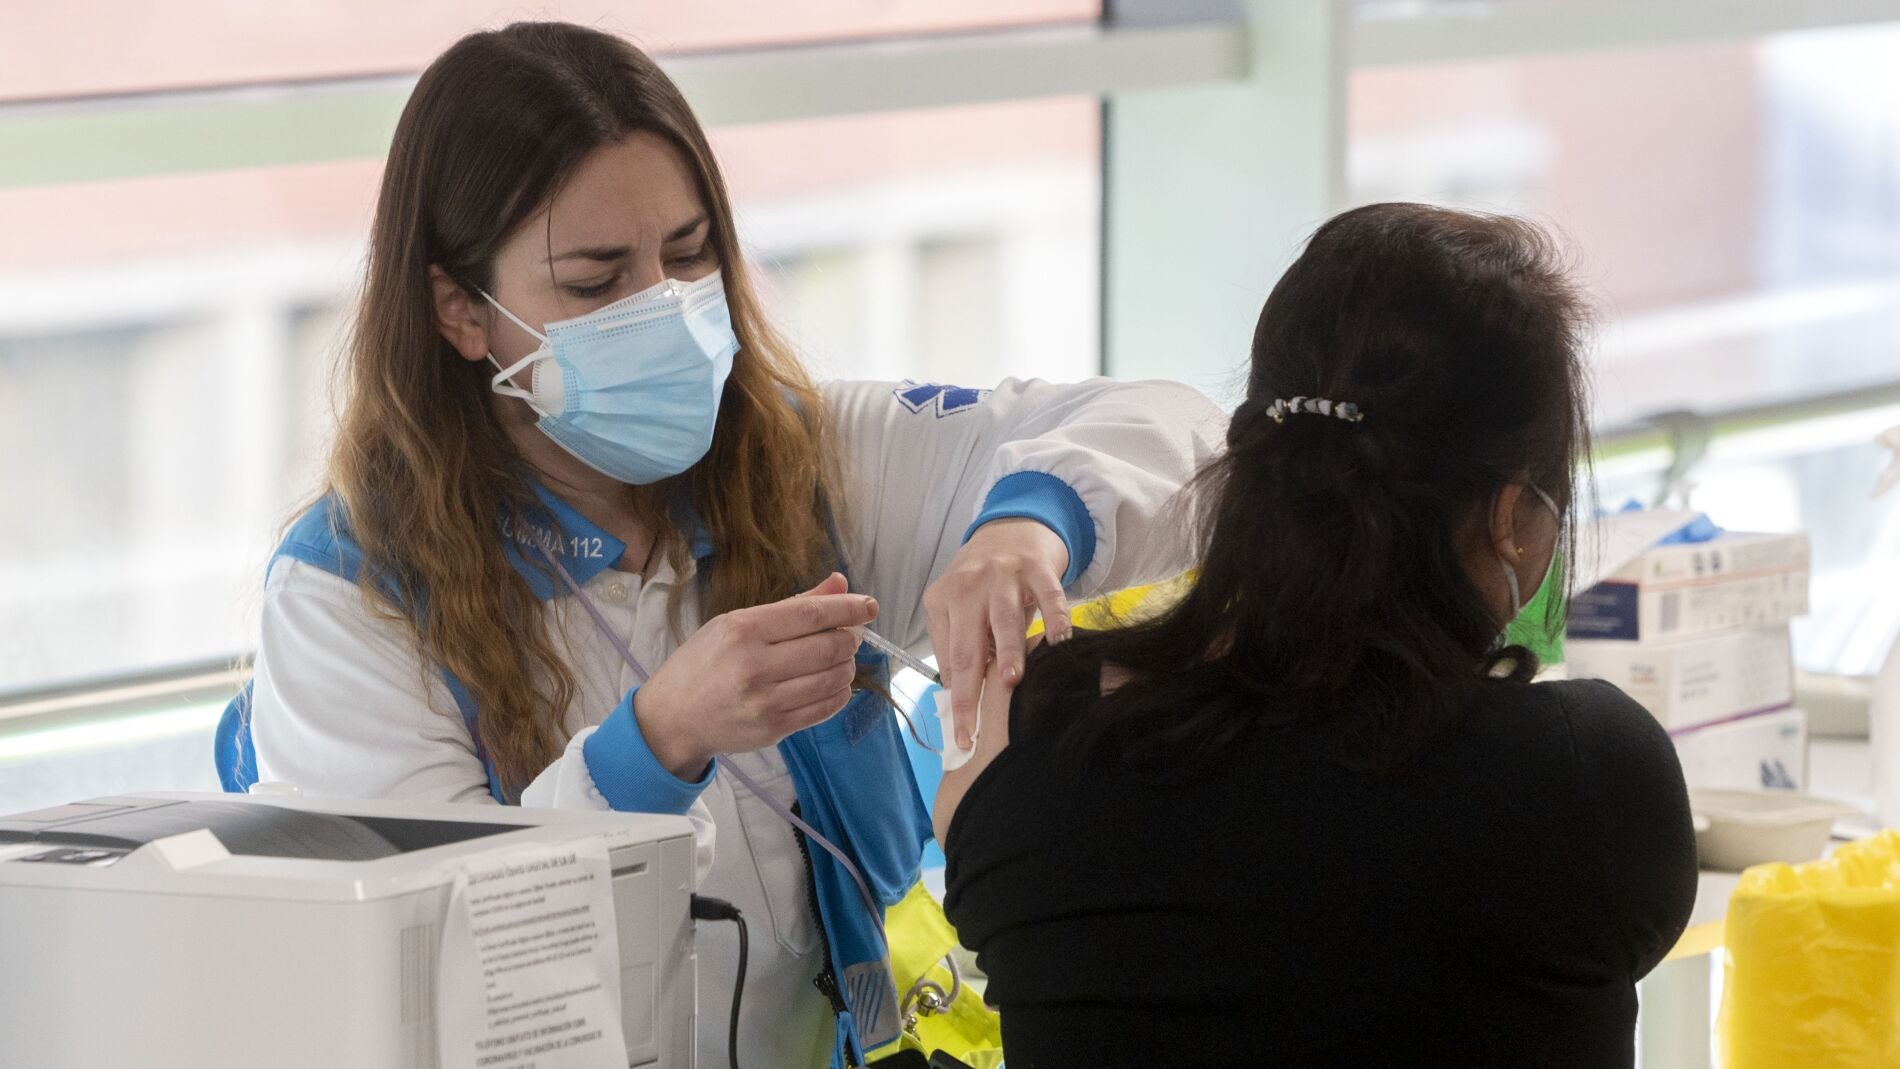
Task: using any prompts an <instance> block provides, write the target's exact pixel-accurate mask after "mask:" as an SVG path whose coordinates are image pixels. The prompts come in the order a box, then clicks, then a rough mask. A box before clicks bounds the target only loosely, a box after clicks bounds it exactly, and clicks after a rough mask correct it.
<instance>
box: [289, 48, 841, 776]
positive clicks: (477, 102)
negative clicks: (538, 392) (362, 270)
mask: <svg viewBox="0 0 1900 1069" xmlns="http://www.w3.org/2000/svg"><path fill="white" fill-rule="evenodd" d="M638 132H647V133H653V134H658V135H660V136H662V137H664V138H665V139H666V140H667V141H668V142H670V143H671V144H672V145H673V146H674V147H675V148H676V149H677V150H678V151H679V152H680V154H681V155H682V156H683V157H684V158H685V159H686V161H687V163H688V164H689V166H690V167H691V169H692V170H693V172H694V173H695V175H696V176H697V180H698V186H699V194H700V197H701V198H702V199H703V201H704V203H705V207H706V211H707V214H708V216H709V218H710V220H711V224H710V237H709V240H710V241H711V242H712V245H713V248H714V249H715V250H716V251H717V254H718V259H719V264H720V267H721V269H722V270H723V272H724V276H725V288H726V297H727V301H728V303H729V304H730V306H731V309H732V324H733V329H734V331H735V333H736V334H737V335H738V338H739V344H740V348H739V353H738V355H737V356H736V357H735V358H734V361H733V368H732V374H731V377H730V379H729V380H728V382H727V386H726V390H725V395H724V398H723V400H722V401H721V404H720V410H719V419H718V428H717V431H716V433H715V434H714V438H713V444H712V449H711V451H710V452H709V453H708V454H707V456H706V457H705V459H704V460H702V461H701V462H700V463H699V464H698V465H697V466H696V467H695V468H693V469H692V470H690V471H688V472H687V473H685V474H684V475H681V476H679V477H678V478H677V479H676V480H672V481H671V482H670V483H669V484H666V485H663V486H661V487H659V488H657V490H658V495H657V498H656V499H665V498H667V497H669V496H674V497H684V498H686V499H687V500H688V501H689V502H690V504H691V506H692V509H693V511H694V512H695V513H696V514H697V516H698V518H699V519H700V521H701V522H703V523H704V524H705V526H706V529H707V532H708V533H709V534H710V536H711V538H712V541H713V545H714V552H715V554H716V555H717V559H718V567H717V568H716V569H714V571H713V575H712V579H711V585H710V596H709V603H708V604H707V606H706V610H707V614H708V615H709V616H710V615H713V614H717V613H721V612H726V611H728V610H731V609H736V608H741V607H744V606H748V605H755V604H760V603H763V602H767V601H773V600H776V599H778V598H781V597H785V596H786V595H788V594H790V593H792V592H793V591H795V590H796V589H798V588H799V587H800V586H801V585H804V584H806V583H809V582H810V581H812V580H813V579H814V577H815V576H817V575H820V574H822V573H823V572H824V571H825V570H826V569H828V568H829V566H830V564H831V553H832V550H831V547H830V539H829V538H828V537H827V532H826V518H825V514H824V511H823V509H824V502H826V501H827V500H833V499H835V497H834V495H831V494H829V493H827V488H828V486H829V484H830V481H831V475H830V473H829V470H828V468H827V465H826V462H825V461H824V460H823V458H824V457H826V456H828V455H829V450H827V449H825V448H824V443H825V438H826V424H825V416H824V411H823V406H822V404H821V401H820V397H819V395H818V393H817V391H816V390H815V389H814V387H813V386H812V383H811V381H810V379H809V378H808V377H807V376H806V374H805V372H804V371H803V369H802V368H801V367H800V366H799V364H798V362H797V361H796V359H794V357H793V356H792V354H791V353H790V351H789V349H788V347H787V346H786V344H785V342H784V341H783V340H782V339H781V338H780V337H779V336H778V335H777V334H776V333H774V332H773V330H772V329H771V327H770V326H769V325H768V324H767V323H766V322H765V319H764V317H763V315H762V314H761V312H760V309H759V303H758V300H757V297H756V296H755V295H754V293H753V290H752V286H751V283H750V281H749V280H748V277H747V273H746V269H745V263H744V260H743V258H742V256H741V254H740V249H739V245H738V242H737V240H736V238H735V237H734V233H733V223H732V210H731V206H730V205H729V203H728V202H727V198H726V188H725V182H724V180H723V179H722V178H721V177H720V174H719V168H718V165H717V164H716V163H715V162H714V160H713V156H712V150H711V148H710V147H709V146H708V145H707V142H706V137H705V134H704V132H703V131H701V129H700V127H699V123H698V121H697V120H696V119H695V118H694V116H693V113H692V110H691V109H690V108H689V107H688V106H687V104H686V101H685V99H684V98H683V97H682V96H681V95H680V92H679V90H678V88H676V87H675V86H674V85H673V83H672V81H671V80H670V79H668V78H667V77H666V75H665V74H663V73H662V72H661V71H660V69H659V67H658V66H657V65H656V64H655V63H654V62H653V61H652V60H651V59H650V58H648V57H647V56H646V55H645V54H644V53H642V52H641V51H640V50H639V49H637V48H635V47H633V46H632V45H630V44H628V43H627V42H626V41H624V40H621V39H619V38H617V37H613V36H611V35H608V34H605V33H601V32H598V31H595V30H590V29H586V28H584V27H580V26H573V25H569V24H565V23H516V24H514V25H511V26H509V27H507V28H505V29H502V30H496V31H489V32H482V33H475V34H471V35H469V36H467V37H464V38H462V39H461V40H460V41H458V42H457V43H456V44H455V45H454V46H453V47H451V48H450V49H449V50H448V51H447V52H444V53H443V54H442V55H441V56H440V57H439V58H437V59H436V61H435V62H434V63H432V64H430V65H429V69H428V70H426V71H424V72H423V75H422V78H421V80H420V81H419V82H418V83H417V85H416V89H415V92H414V94H413V95H411V96H410V98H409V103H408V105H407V106H406V107H405V108H404V109H403V114H402V119H401V121H400V122H399V123H398V124H397V127H396V134H395V141H394V143H393V144H392V145H391V147H390V151H389V162H388V166H387V167H386V168H385V170H384V172H383V182H382V190H381V194H380V197H379V199H378V202H377V207H376V217H375V222H374V225H373V228H372V232H371V239H370V250H369V265H368V276H367V281H366V284H365V287H364V293H363V299H362V305H361V309H360V311H359V313H358V315H357V318H356V322H355V327H354V330H353V333H352V336H351V339H350V343H349V348H348V354H347V359H348V373H347V391H348V392H347V400H346V402H345V406H344V411H343V415H342V420H341V426H340V428H339V431H338V435H337V440H336V446H335V449H334V452H333V453H332V456H331V458H330V465H329V471H328V486H327V488H326V489H327V490H328V491H330V492H333V493H334V494H335V495H336V497H337V498H338V500H339V501H340V503H341V507H342V513H343V519H344V522H345V523H347V525H348V527H349V531H350V533H351V534H352V535H353V536H354V538H355V539H356V541H357V542H358V543H359V544H360V545H361V547H362V550H363V556H364V562H365V567H364V569H363V571H362V587H363V590H364V596H365V598H366V599H368V602H369V604H370V605H371V606H372V608H373V609H374V610H375V611H377V612H379V613H381V614H383V615H386V616H389V617H394V618H400V619H403V620H406V621H408V622H409V623H410V624H411V625H412V626H413V627H414V629H415V633H416V637H417V639H418V642H419V645H420V647H421V650H422V652H423V654H424V656H426V657H427V658H429V659H431V660H432V661H434V662H435V663H436V664H438V665H440V666H441V667H443V668H446V669H447V670H449V671H450V672H453V673H454V674H455V676H456V677H457V678H459V679H460V681H461V682H462V684H463V685H464V686H465V687H466V688H467V691H468V695H469V697H470V698H472V699H473V700H474V702H475V705H476V707H477V708H478V709H479V710H480V712H481V717H480V728H479V730H480V733H481V739H482V742H483V743H484V744H485V746H486V748H487V751H488V754H489V757H490V759H491V760H492V761H493V762H494V765H495V769H496V772H497V774H498V777H499V778H500V780H501V782H502V783H503V784H504V785H505V786H506V787H507V789H509V790H510V791H511V792H513V791H518V790H519V788H520V787H522V786H524V785H526V783H527V782H528V781H529V780H531V779H532V778H533V777H534V776H535V775H536V774H538V773H539V772H540V771H541V769H543V768H545V767H546V766H547V765H548V764H549V763H550V762H551V761H552V760H553V759H554V758H555V757H556V756H558V755H559V752H560V749H561V747H562V746H563V745H565V743H566V740H567V733H566V730H565V728H564V726H563V723H562V720H563V713H564V711H565V710H566V709H567V707H568V705H569V704H570V702H571V701H572V700H573V696H574V680H573V677H572V675H571V673H570V672H569V670H568V669H567V667H566V666H565V665H564V664H563V663H562V661H561V660H560V658H559V656H557V654H556V652H555V650H554V648H553V645H552V643H551V642H550V640H549V637H548V635H547V633H546V626H545V624H544V622H543V621H544V616H543V613H542V611H541V608H540V605H539V603H538V602H537V601H536V599H535V597H534V595H533V593H532V592H531V590H530V588H529V586H528V583H527V582H526V581H525V580H524V579H523V578H522V577H521V576H520V575H519V574H518V573H516V571H515V570H514V568H513V567H512V566H511V565H510V564H509V561H508V559H507V557H506V556H505V555H504V553H503V547H502V540H501V536H500V533H499V525H500V523H501V522H502V520H503V519H504V518H511V519H513V520H515V521H516V522H517V523H518V522H519V521H520V519H521V517H522V516H523V514H524V513H526V512H531V511H533V510H535V508H536V504H535V499H534V497H533V492H532V490H531V486H530V483H529V479H528V475H527V473H526V472H525V471H524V470H523V466H522V461H521V459H520V458H519V456H518V455H517V453H516V451H515V449H514V448H513V446H512V445H511V444H510V443H509V440H508V438H507V437H506V435H505V433H504V431H503V429H502V427H501V426H500V425H499V423H498V422H497V421H496V419H495V418H494V416H493V415H492V414H491V411H490V407H489V406H490V402H491V393H490V390H489V371H488V369H487V368H486V367H485V366H484V365H480V364H475V363H471V362H469V361H467V360H464V359H462V358H461V356H460V355H459V354H458V353H457V352H456V351H455V349H454V348H453V347H451V346H450V345H449V343H448V342H447V341H445V340H444V339H443V338H442V336H441V335H440V334H439V333H438V332H437V328H436V319H435V305H434V301H433V298H432V293H431V288H430V283H429V268H430V266H431V265H439V266H440V267H441V268H442V269H443V270H444V271H445V272H446V273H447V274H448V275H449V277H450V278H451V279H453V280H455V282H456V283H457V284H459V285H461V286H462V287H463V288H464V289H466V290H470V291H471V296H473V292H472V291H473V288H474V287H481V288H483V289H487V290H490V291H491V292H492V290H493V277H492V275H493V264H494V258H495V256H496V254H497V252H498V251H499V250H500V248H501V246H502V245H503V243H504V242H505V240H506V239H507V238H508V236H509V235H510V234H511V233H513V232H514V230H515V229H516V227H518V226H519V225H521V224H522V223H523V222H524V221H526V220H528V219H530V218H532V217H533V216H534V215H535V214H536V213H538V212H539V211H540V210H541V209H543V208H544V207H545V206H546V205H548V204H549V203H550V202H551V201H552V200H553V198H554V196H555V194H556V193H557V192H558V191H559V189H560V187H561V184H562V183H563V182H564V181H565V180H566V178H567V177H568V176H569V175H570V174H572V173H573V172H574V170H575V168H576V167H577V166H578V165H579V164H580V163H581V161H582V160H583V159H585V158H586V157H587V156H588V154H589V153H591V152H593V151H594V150H595V149H597V148H600V147H602V146H605V145H610V144H613V143H615V142H617V141H619V140H620V139H622V138H625V137H627V136H628V135H630V134H634V133H638ZM640 500H642V501H643V502H644V503H645V505H646V507H645V508H643V512H644V513H646V514H647V517H646V518H647V519H648V520H649V522H651V523H652V524H653V525H654V531H655V535H656V537H657V538H660V539H661V540H662V541H661V544H663V545H665V546H666V547H667V549H666V552H667V553H668V554H669V556H670V557H671V558H672V559H673V560H674V561H675V562H676V563H682V562H683V561H684V558H685V553H686V550H685V546H684V541H683V540H682V539H681V538H680V537H678V535H679V532H677V531H676V530H674V529H673V528H672V527H671V525H670V518H669V516H668V515H667V511H666V510H665V509H664V508H656V507H654V506H653V504H652V501H650V500H646V499H644V498H642V499H640ZM517 529H518V528H517ZM675 610H676V611H677V606H675Z"/></svg>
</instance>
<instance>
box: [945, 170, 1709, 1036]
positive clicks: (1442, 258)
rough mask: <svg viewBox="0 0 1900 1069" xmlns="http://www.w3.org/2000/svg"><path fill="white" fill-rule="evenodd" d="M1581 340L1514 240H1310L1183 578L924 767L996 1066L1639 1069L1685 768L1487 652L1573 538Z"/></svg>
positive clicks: (1494, 220) (1671, 886)
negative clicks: (958, 761) (931, 777)
mask: <svg viewBox="0 0 1900 1069" xmlns="http://www.w3.org/2000/svg"><path fill="white" fill-rule="evenodd" d="M1583 318H1584V315H1583V309H1582V307H1581V304H1580V301H1579V297H1578V295H1577V293H1576V291H1575V290H1574V289H1573V288H1572V286H1571V284H1570V282H1569V281H1568V280H1567V279H1566V278H1565V276H1564V274H1563V271H1562V269H1561V267H1560V265H1559V264H1558V262H1557V257H1556V255H1555V252H1554V250H1553V248H1552V246H1551V244H1550V242H1549V241H1548V240H1547V239H1546V238H1545V237H1544V236H1543V235H1542V234H1541V233H1540V232H1539V231H1538V230H1537V229H1535V228H1534V227H1532V226H1530V225H1528V224H1525V223H1523V222H1520V221H1517V220H1513V219H1507V218H1498V217H1492V216H1481V215H1471V214H1466V213H1462V212H1454V211H1447V210H1443V209H1438V208H1431V207H1426V206H1423V205H1415V204H1380V205H1373V206H1371V207H1366V208H1360V209H1357V210H1354V211H1350V212H1347V213H1345V214H1344V215H1341V216H1339V217H1337V218H1335V219H1333V220H1332V221H1330V222H1328V223H1327V224H1326V225H1325V226H1323V227H1321V228H1320V229H1319V231H1318V232H1317V233H1316V234H1315V235H1314V236H1313V238H1312V241H1311V243H1310V244H1309V245H1308V247H1307V248H1306V250H1305V252H1304V253H1303V254H1302V255H1301V256H1300V258H1299V260H1298V261H1297V262H1296V263H1295V264H1294V265H1293V267H1292V268H1291V269H1290V270H1289V271H1288V272H1287V274H1286V276H1285V277H1284V278H1282V279H1281V281H1280V283H1279V285H1277V286H1276V287H1275V288H1274V290H1273V293H1272V295H1271V296H1270V297H1269V298H1268V300H1267V303H1266V308H1265V309H1264V310H1263V311H1262V312H1261V315H1260V322H1259V326H1258V328H1257V329H1256V331H1255V334H1254V341H1253V359H1252V367H1251V375H1250V377H1249V379H1248V384H1247V400H1246V402H1245V403H1244V404H1242V405H1241V406H1240V408H1239V409H1238V410H1237V411H1236V412H1235V413H1234V416H1233V422H1232V425H1231V429H1230V431H1229V433H1228V443H1229V449H1228V451H1227V453H1226V454H1225V455H1224V457H1223V458H1222V459H1220V460H1219V461H1217V462H1215V464H1214V465H1213V466H1212V467H1211V468H1210V470H1208V471H1206V472H1204V473H1203V475H1202V477H1201V479H1200V481H1199V483H1198V484H1197V487H1196V490H1195V492H1196V493H1197V494H1198V499H1197V504H1198V509H1199V515H1200V517H1201V519H1202V523H1201V534H1200V535H1199V537H1200V539H1201V541H1200V555H1201V564H1200V573H1199V578H1198V580H1197V581H1196V582H1195V583H1194V585H1193V586H1192V587H1191V589H1190V591H1189V592H1188V593H1187V594H1186V595H1185V596H1184V598H1183V599H1182V600H1180V601H1179V602H1178V603H1177V604H1176V605H1175V606H1174V607H1173V608H1171V609H1169V610H1168V611H1166V612H1165V613H1164V614H1161V615H1158V616H1154V615H1152V614H1150V615H1149V616H1148V617H1145V618H1143V619H1139V620H1135V621H1131V622H1126V623H1125V626H1123V627H1120V628H1118V629H1115V630H1109V631H1097V632H1087V631H1082V632H1077V633H1076V634H1075V636H1074V637H1073V638H1071V639H1069V640H1068V641H1065V642H1063V643H1062V644H1060V645H1056V646H1048V647H1044V648H1042V649H1040V650H1038V651H1037V652H1036V653H1035V655H1034V656H1033V657H1032V658H1031V659H1030V662H1029V668H1028V671H1027V673H1026V675H1025V677H1024V680H1023V683H1022V686H1021V687H1020V688H1019V689H1018V690H1017V691H1016V692H1015V695H1014V699H1013V702H1012V703H1011V704H1010V705H1009V706H1008V707H1007V708H1003V707H1000V706H998V705H997V703H996V702H994V701H991V702H988V703H986V704H988V705H990V706H992V707H991V708H987V709H985V713H984V716H985V719H984V725H983V732H982V735H981V737H980V739H979V750H978V755H977V758H976V759H975V760H973V761H972V762H971V763H970V764H968V765H966V766H965V767H964V768H963V769H961V770H959V771H957V772H953V773H951V774H949V775H947V776H946V777H945V778H944V785H943V788H942V790H941V792H940V793H939V795H938V802H937V822H938V837H939V839H940V840H941V841H942V843H943V844H944V852H945V853H946V855H947V856H948V858H949V870H948V894H947V898H946V902H945V904H946V908H947V910H948V913H949V916H950V919H951V920H952V921H953V922H954V923H955V924H956V926H957V929H958V931H959V933H960V935H961V937H962V939H963V942H964V943H965V944H966V945H968V946H969V947H971V948H972V949H974V950H975V951H976V952H977V954H978V960H979V962H980V964H981V965H982V967H983V968H984V970H985V971H986V972H987V973H988V975H989V987H988V989H987V995H986V997H987V998H988V999H989V1001H991V1002H992V1003H993V1004H995V1005H997V1006H999V1007H1000V1008H1001V1011H1002V1020H1003V1038H1004V1049H1005V1052H1006V1055H1007V1057H1008V1061H1009V1065H1010V1069H1042V1067H1047V1066H1083V1065H1087V1066H1100V1065H1107V1066H1116V1065H1131V1066H1132V1065H1141V1066H1205V1065H1227V1064H1272V1065H1287V1066H1308V1065H1325V1066H1332V1065H1338V1066H1410V1065H1421V1064H1441V1063H1443V1064H1456V1065H1461V1066H1591V1067H1601V1066H1618V1065H1622V1066H1627V1065H1630V1064H1632V1062H1633V1059H1634V1055H1633V1033H1634V1028H1635V1021H1636V990H1635V984H1636V981H1637V980H1638V979H1640V978H1641V977H1642V976H1643V975H1644V974H1645V973H1647V972H1649V970H1650V969H1652V968H1654V967H1655V966H1656V964H1657V963H1658V962H1659V961H1661V960H1662V958H1663V956H1664V954H1666V953H1667V952H1668V950H1669V949H1670V947H1671V946H1672V945H1673V944H1674V942H1675V940H1676V938H1677V937H1678V936H1679V935H1680V934H1681V932H1682V930H1683V927H1684V925H1685V924H1686V923H1687V920H1688V916H1689V910H1690V906H1691V904H1692V903H1693V901H1694V898H1695V889H1696V858H1695V842H1694V837H1693V834H1692V831H1691V827H1690V817H1689V807H1688V800H1687V797H1686V795H1685V792H1684V789H1683V783H1682V773H1681V769H1680V767H1679V766H1678V764H1677V761H1676V756H1675V752H1674V750H1673V749H1672V748H1671V746H1670V742H1669V739H1668V738H1667V736H1666V735H1665V734H1664V733H1663V731H1662V729H1661V728H1660V727H1659V726H1658V725H1657V724H1656V722H1655V720H1653V719H1652V718H1651V717H1650V716H1649V714H1648V713H1646V712H1645V711H1644V710H1643V709H1642V708H1641V707H1640V706H1638V705H1637V704H1636V703H1635V702H1633V701H1631V700H1630V699H1629V698H1627V697H1625V696H1624V695H1623V694H1622V693H1621V692H1620V691H1618V690H1616V689H1615V688H1614V687H1611V686H1609V685H1608V684H1604V683H1598V682H1566V683H1545V684H1532V683H1531V682H1530V679H1531V676H1532V674H1533V672H1534V671H1535V669H1536V665H1535V663H1534V659H1533V657H1532V655H1531V654H1530V653H1529V652H1528V651H1527V650H1524V649H1521V648H1515V647H1505V646H1503V645H1502V640H1501V638H1500V635H1501V634H1502V632H1503V631H1504V628H1505V625H1506V623H1507V622H1509V621H1510V620H1512V619H1513V618H1514V617H1515V616H1517V615H1518V614H1519V611H1520V609H1521V607H1522V605H1523V603H1525V602H1528V601H1530V600H1531V598H1532V596H1533V595H1534V594H1535V592H1536V591H1537V590H1538V588H1539V586H1540V584H1541V583H1543V582H1544V581H1546V578H1547V576H1548V575H1549V573H1550V572H1551V570H1552V561H1553V560H1554V559H1557V558H1560V557H1561V556H1562V554H1559V553H1558V549H1559V547H1560V546H1561V545H1564V544H1566V543H1567V541H1568V531H1569V527H1568V525H1567V523H1566V517H1567V516H1568V514H1569V512H1570V508H1571V502H1572V500H1573V471H1574V469H1575V466H1576V463H1577V460H1578V458H1579V456H1580V455H1582V454H1583V453H1584V452H1585V450H1586V447H1587V435H1588V430H1587V401H1586V396H1585V387H1584V373H1583V356H1582V353H1581V329H1582V321H1583ZM1558 572H1559V574H1558V575H1557V576H1552V577H1550V578H1549V581H1550V582H1552V583H1557V582H1561V574H1560V573H1561V568H1560V567H1559V569H1558ZM1550 600H1551V601H1552V602H1553V603H1554V602H1555V601H1556V600H1558V599H1550ZM1558 611H1560V610H1558ZM1531 623H1533V624H1535V625H1537V626H1541V627H1560V626H1561V619H1560V618H1559V617H1558V616H1557V615H1556V614H1555V613H1553V614H1552V615H1551V618H1549V619H1544V618H1542V617H1541V616H1540V617H1539V618H1538V619H1536V620H1533V621H1531ZM988 689H989V692H990V693H1001V692H1002V688H1001V687H994V686H993V687H990V688H988ZM946 826H947V827H946Z"/></svg>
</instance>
